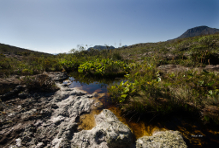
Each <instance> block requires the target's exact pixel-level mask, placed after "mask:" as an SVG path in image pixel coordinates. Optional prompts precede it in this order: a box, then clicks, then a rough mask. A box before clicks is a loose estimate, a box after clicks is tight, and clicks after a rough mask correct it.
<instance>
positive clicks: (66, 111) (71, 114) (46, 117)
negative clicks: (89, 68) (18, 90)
mask: <svg viewBox="0 0 219 148" xmlns="http://www.w3.org/2000/svg"><path fill="white" fill-rule="evenodd" d="M56 85H57V86H58V87H59V88H60V90H58V91H57V92H55V93H41V94H36V93H35V94H33V95H32V94H30V96H28V98H26V99H19V98H17V99H14V100H13V99H11V100H9V101H6V102H3V103H5V104H6V103H7V104H12V105H13V107H12V106H11V107H10V108H9V107H8V106H6V105H4V106H2V109H1V110H3V112H4V115H3V114H1V118H0V121H1V122H0V123H1V128H0V135H2V139H1V140H0V146H1V147H9V144H10V145H11V146H23V147H34V148H35V147H56V146H57V145H65V146H67V145H68V143H70V141H71V139H72V137H73V135H74V133H75V132H77V118H78V117H79V116H80V115H81V114H82V113H87V112H90V109H91V105H92V104H93V99H91V97H92V96H91V95H87V94H86V93H85V92H82V91H79V90H76V89H73V88H67V87H64V86H63V85H62V84H58V83H57V84H56ZM9 121H10V122H9ZM9 136H10V138H8V137H9ZM5 144H6V145H5Z"/></svg>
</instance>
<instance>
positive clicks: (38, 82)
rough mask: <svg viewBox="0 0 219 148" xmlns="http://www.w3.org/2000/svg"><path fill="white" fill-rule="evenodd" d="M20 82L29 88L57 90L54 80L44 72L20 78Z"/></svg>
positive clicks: (46, 90)
mask: <svg viewBox="0 0 219 148" xmlns="http://www.w3.org/2000/svg"><path fill="white" fill-rule="evenodd" d="M22 83H23V84H25V85H27V88H28V89H29V90H34V91H45V92H48V91H55V90H57V87H56V85H55V82H54V81H53V80H52V79H51V78H50V77H49V76H48V75H46V74H39V75H36V76H34V77H33V76H32V77H29V76H26V77H24V78H23V79H22Z"/></svg>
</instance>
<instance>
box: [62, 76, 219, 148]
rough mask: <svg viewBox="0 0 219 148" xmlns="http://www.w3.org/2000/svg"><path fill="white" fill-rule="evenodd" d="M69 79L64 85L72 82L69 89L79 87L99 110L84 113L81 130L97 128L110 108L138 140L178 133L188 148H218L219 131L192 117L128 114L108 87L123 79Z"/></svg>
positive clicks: (72, 77)
mask: <svg viewBox="0 0 219 148" xmlns="http://www.w3.org/2000/svg"><path fill="white" fill-rule="evenodd" d="M69 75H70V77H69V79H68V80H67V81H64V82H63V83H67V82H68V83H71V84H70V85H69V87H70V88H77V89H80V90H83V91H86V92H87V93H88V94H93V95H94V98H95V102H96V104H97V105H96V106H97V108H95V109H93V110H92V111H91V112H90V113H86V114H83V115H82V116H81V117H80V119H79V129H80V130H83V129H84V130H90V129H92V128H93V127H95V119H94V116H95V115H97V114H99V113H100V112H101V111H102V110H103V109H109V110H110V111H112V112H113V113H114V114H115V115H116V116H117V118H118V119H119V120H120V121H121V122H122V123H124V124H125V125H127V126H128V127H129V128H130V129H131V131H132V132H133V133H134V135H135V139H138V138H140V137H142V136H151V135H152V134H153V132H154V131H165V130H174V131H176V130H177V131H179V132H181V134H182V135H183V138H184V140H185V142H186V144H187V146H188V147H219V128H218V127H217V126H209V125H204V124H203V123H202V122H201V121H200V119H198V118H196V117H192V116H188V115H187V116H186V115H179V116H177V117H175V116H174V117H156V116H154V117H147V116H139V115H135V114H133V115H125V114H124V113H122V112H121V109H120V108H119V107H118V106H117V105H116V104H114V103H113V102H112V100H111V99H110V97H109V94H108V92H107V87H108V85H110V84H113V83H120V82H121V81H125V79H124V78H115V79H99V78H93V77H91V78H90V77H89V78H86V77H81V76H80V75H78V74H77V73H70V74H69Z"/></svg>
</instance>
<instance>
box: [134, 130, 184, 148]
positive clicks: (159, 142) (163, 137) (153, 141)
mask: <svg viewBox="0 0 219 148" xmlns="http://www.w3.org/2000/svg"><path fill="white" fill-rule="evenodd" d="M160 147H162V148H167V147H177V148H187V145H186V143H185V141H184V140H183V137H182V135H181V134H180V132H178V131H171V130H169V131H159V132H155V133H154V134H153V135H152V136H143V137H141V138H139V139H138V140H137V142H136V148H160Z"/></svg>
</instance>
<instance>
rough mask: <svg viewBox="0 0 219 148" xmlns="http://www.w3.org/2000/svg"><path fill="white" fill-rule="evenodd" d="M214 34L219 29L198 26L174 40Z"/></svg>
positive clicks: (218, 31)
mask: <svg viewBox="0 0 219 148" xmlns="http://www.w3.org/2000/svg"><path fill="white" fill-rule="evenodd" d="M215 33H219V29H216V28H210V27H208V26H198V27H194V28H191V29H188V30H187V31H186V32H184V33H183V34H182V35H181V36H179V37H178V38H176V39H183V38H188V37H194V36H200V35H208V34H215Z"/></svg>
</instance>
